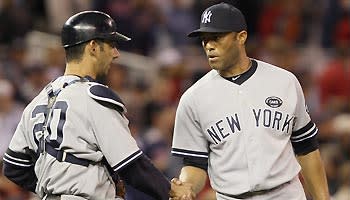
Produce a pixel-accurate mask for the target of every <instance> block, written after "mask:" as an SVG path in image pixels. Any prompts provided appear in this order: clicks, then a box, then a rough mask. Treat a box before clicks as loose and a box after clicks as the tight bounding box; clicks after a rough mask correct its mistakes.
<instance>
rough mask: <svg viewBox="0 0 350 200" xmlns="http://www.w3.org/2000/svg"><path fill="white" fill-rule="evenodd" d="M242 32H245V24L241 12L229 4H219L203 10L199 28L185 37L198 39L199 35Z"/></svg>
mask: <svg viewBox="0 0 350 200" xmlns="http://www.w3.org/2000/svg"><path fill="white" fill-rule="evenodd" d="M243 30H247V23H246V21H245V18H244V16H243V14H242V12H241V11H240V10H238V9H237V8H236V7H234V6H232V5H230V4H227V3H219V4H215V5H213V6H210V7H209V8H207V9H205V10H204V12H203V13H202V17H201V24H200V28H199V29H197V30H194V31H192V32H191V33H190V34H188V35H187V36H188V37H198V36H199V35H200V34H201V33H224V32H240V31H243Z"/></svg>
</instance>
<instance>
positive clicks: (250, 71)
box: [223, 59, 258, 85]
mask: <svg viewBox="0 0 350 200" xmlns="http://www.w3.org/2000/svg"><path fill="white" fill-rule="evenodd" d="M251 61H252V66H251V67H250V68H249V69H248V71H246V72H244V73H243V74H240V75H238V76H233V77H223V78H224V79H226V80H228V81H231V82H232V83H235V84H237V85H242V83H244V82H245V81H246V80H248V79H249V78H250V77H251V76H252V75H253V74H254V73H255V71H256V68H257V67H258V63H257V62H256V61H255V60H253V59H252V60H251Z"/></svg>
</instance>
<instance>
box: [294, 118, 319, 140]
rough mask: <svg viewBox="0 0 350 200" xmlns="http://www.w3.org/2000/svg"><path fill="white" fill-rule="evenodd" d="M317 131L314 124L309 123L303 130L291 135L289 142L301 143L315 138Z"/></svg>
mask: <svg viewBox="0 0 350 200" xmlns="http://www.w3.org/2000/svg"><path fill="white" fill-rule="evenodd" d="M317 132H318V129H317V127H316V124H315V123H313V122H312V121H310V122H309V123H308V124H306V126H304V127H303V128H301V129H299V130H297V131H295V132H293V133H292V136H291V141H292V142H301V141H304V140H306V139H308V138H311V137H314V136H316V134H317Z"/></svg>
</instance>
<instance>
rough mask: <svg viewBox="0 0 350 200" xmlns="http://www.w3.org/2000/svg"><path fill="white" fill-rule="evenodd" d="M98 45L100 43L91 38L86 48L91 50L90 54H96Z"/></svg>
mask: <svg viewBox="0 0 350 200" xmlns="http://www.w3.org/2000/svg"><path fill="white" fill-rule="evenodd" d="M97 47H98V43H97V42H96V41H95V40H90V41H89V42H88V43H87V45H86V50H87V51H88V52H89V55H90V56H94V55H95V54H96V50H97Z"/></svg>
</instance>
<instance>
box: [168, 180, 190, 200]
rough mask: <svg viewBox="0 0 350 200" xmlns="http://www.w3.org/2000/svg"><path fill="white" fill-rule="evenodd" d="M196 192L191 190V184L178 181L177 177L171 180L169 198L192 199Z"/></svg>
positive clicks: (176, 199) (174, 199)
mask: <svg viewBox="0 0 350 200" xmlns="http://www.w3.org/2000/svg"><path fill="white" fill-rule="evenodd" d="M195 198H196V194H195V193H194V192H193V190H192V184H190V183H185V182H182V181H180V180H179V179H177V178H173V179H172V180H171V191H170V199H171V200H194V199H195Z"/></svg>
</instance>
